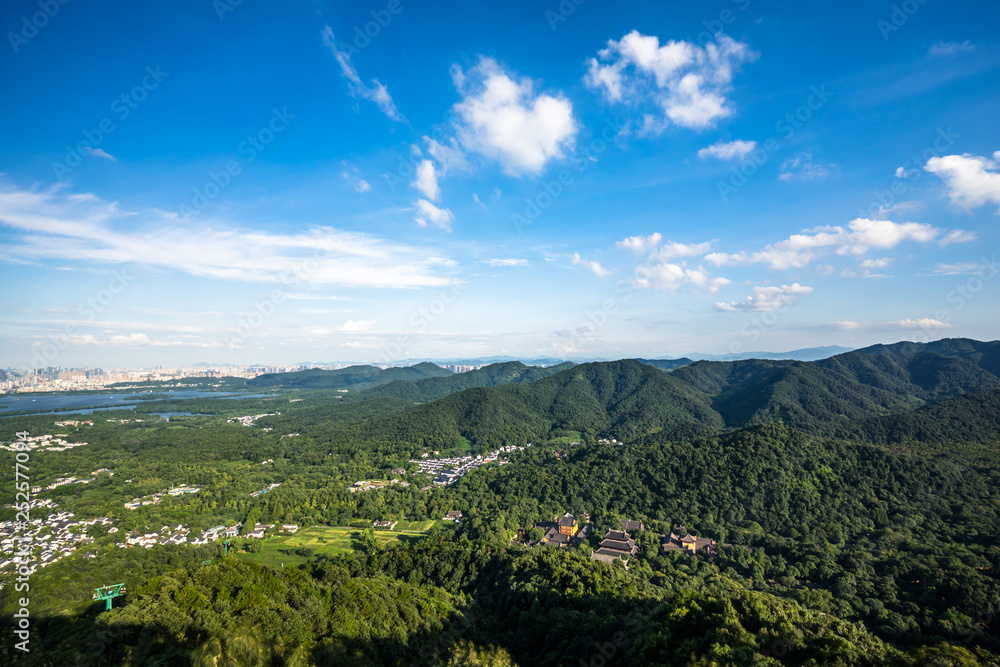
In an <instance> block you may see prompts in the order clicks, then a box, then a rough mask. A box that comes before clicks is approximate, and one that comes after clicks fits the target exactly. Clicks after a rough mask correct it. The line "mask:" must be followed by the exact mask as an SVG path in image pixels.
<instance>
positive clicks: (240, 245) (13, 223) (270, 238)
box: [0, 185, 456, 287]
mask: <svg viewBox="0 0 1000 667" xmlns="http://www.w3.org/2000/svg"><path fill="white" fill-rule="evenodd" d="M59 190H60V189H59V188H50V189H48V190H44V191H38V190H20V189H16V188H10V187H3V186H2V185H0V225H3V226H5V227H8V228H10V230H8V232H7V234H6V239H5V242H4V244H3V245H2V246H0V261H5V262H25V261H27V262H52V261H72V262H77V263H81V264H86V265H98V266H101V267H106V266H108V265H115V266H117V265H124V264H130V263H134V264H140V265H146V266H155V267H161V268H165V269H171V270H176V271H182V272H184V273H188V274H191V275H195V276H203V277H210V278H217V279H222V280H239V281H252V282H271V283H276V284H277V283H284V284H285V285H287V286H290V287H291V286H307V285H342V286H355V287H360V286H365V287H428V286H438V285H448V284H451V283H452V282H453V281H452V280H451V279H450V278H449V277H448V276H447V275H444V274H443V273H442V272H443V271H444V270H446V269H450V268H452V267H454V266H455V265H456V263H455V262H454V261H452V260H450V259H447V258H444V257H441V256H440V255H437V254H436V253H434V252H433V251H431V250H429V249H427V248H418V247H412V246H406V245H402V244H398V243H394V242H391V241H388V240H386V239H382V238H379V237H376V236H372V235H370V234H364V233H360V232H347V231H342V230H338V229H334V228H331V227H316V228H313V229H310V230H303V231H298V232H291V233H275V232H271V231H269V230H266V229H244V228H239V227H236V226H233V225H231V224H229V223H228V222H226V221H223V220H213V221H206V220H202V221H201V222H200V224H199V225H198V226H197V227H187V226H184V225H182V224H179V223H178V222H177V220H176V219H171V218H169V217H167V216H164V215H162V214H160V213H157V212H155V211H122V210H120V209H119V207H118V205H117V204H115V203H107V202H103V201H101V200H100V199H98V198H97V197H96V196H94V195H92V194H61V193H60V191H59Z"/></svg>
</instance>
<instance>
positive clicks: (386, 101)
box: [323, 26, 403, 121]
mask: <svg viewBox="0 0 1000 667" xmlns="http://www.w3.org/2000/svg"><path fill="white" fill-rule="evenodd" d="M323 44H325V45H326V46H327V47H329V49H330V51H332V52H333V57H334V58H336V59H337V64H338V65H340V75H341V76H342V77H344V78H345V79H347V87H348V90H349V91H350V93H351V96H352V97H355V98H361V99H364V100H368V101H369V102H374V103H375V104H376V105H378V108H379V109H381V110H382V113H384V114H385V115H386V116H388V117H389V118H391V119H392V120H398V121H402V120H403V117H402V116H401V115H400V113H399V110H398V109H397V108H396V103H395V102H394V101H393V99H392V95H390V94H389V89H388V88H386V87H385V86H384V85H383V84H382V83H380V82H379V80H378V79H372V82H371V84H370V85H369V84H366V83H365V82H364V81H362V80H361V76H360V75H358V70H357V68H356V67H354V65H353V64H351V56H350V54H349V53H347V52H346V51H341V50H340V49H339V48H338V47H337V41H336V39H334V36H333V29H332V28H330V26H324V28H323Z"/></svg>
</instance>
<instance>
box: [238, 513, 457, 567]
mask: <svg viewBox="0 0 1000 667" xmlns="http://www.w3.org/2000/svg"><path fill="white" fill-rule="evenodd" d="M441 523H444V522H442V521H436V520H434V519H429V520H427V521H400V522H399V524H397V526H396V530H376V531H375V537H376V538H378V540H379V541H380V542H381V543H382V545H383V546H385V547H391V546H395V545H397V544H403V543H412V542H416V541H419V540H422V539H423V538H424V537H425V536H426V534H427V531H428V530H430V528H431V526H433V525H434V524H441ZM362 530H364V529H363V528H346V527H330V526H311V527H309V528H301V529H299V531H298V532H297V533H295V534H294V535H285V534H278V535H275V536H273V537H267V538H265V539H264V540H262V541H261V544H262V545H263V547H264V549H263V551H261V552H260V553H256V554H251V553H243V552H240V553H238V554H237V556H238V557H239V558H245V559H247V560H252V561H255V562H258V563H264V564H267V565H271V566H273V567H298V566H299V565H301V564H303V563H305V562H306V561H308V560H309V559H310V558H311V557H313V556H316V555H319V554H330V555H343V554H348V553H350V552H352V551H354V550H356V549H360V548H361V531H362ZM302 548H309V549H312V555H311V556H302V555H300V554H297V553H295V552H296V551H297V550H298V549H302Z"/></svg>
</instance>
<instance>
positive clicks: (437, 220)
mask: <svg viewBox="0 0 1000 667" xmlns="http://www.w3.org/2000/svg"><path fill="white" fill-rule="evenodd" d="M416 207H417V218H416V219H417V224H418V225H420V226H421V227H426V226H427V223H428V222H430V223H433V224H434V225H436V226H438V227H440V228H441V229H443V230H445V231H448V232H450V231H451V223H452V222H454V221H455V216H454V215H453V214H452V212H451V209H448V208H438V207H437V206H435V205H434V204H432V203H430V202H429V201H427V200H426V199H420V200H418V201H417V203H416Z"/></svg>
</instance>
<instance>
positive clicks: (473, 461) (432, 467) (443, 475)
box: [410, 442, 531, 486]
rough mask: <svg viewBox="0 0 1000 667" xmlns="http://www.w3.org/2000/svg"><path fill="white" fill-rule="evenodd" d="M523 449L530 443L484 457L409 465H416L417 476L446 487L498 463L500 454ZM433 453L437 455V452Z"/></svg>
mask: <svg viewBox="0 0 1000 667" xmlns="http://www.w3.org/2000/svg"><path fill="white" fill-rule="evenodd" d="M525 447H531V443H530V442H529V443H528V444H527V445H525V446H524V447H519V446H516V445H509V446H507V447H501V448H500V449H498V450H496V451H494V452H490V453H489V454H486V455H482V454H479V455H476V456H456V457H451V458H443V459H424V458H421V459H410V463H415V464H416V465H417V473H418V474H419V473H426V474H428V475H430V476H431V477H433V478H434V483H435V484H437V485H439V486H447V485H448V484H454V483H455V482H457V481H458V480H459V479H460V478H461V477H462V476H464V475H465V474H466V473H468V472H469V471H470V470H475V469H476V468H479V467H480V466H484V465H486V464H487V463H493V462H494V461H498V460H499V458H500V455H501V454H502V453H504V452H513V451H517V450H519V449H524V448H525ZM434 453H435V454H437V452H434ZM499 463H500V465H504V464H506V463H507V462H506V461H499Z"/></svg>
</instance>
